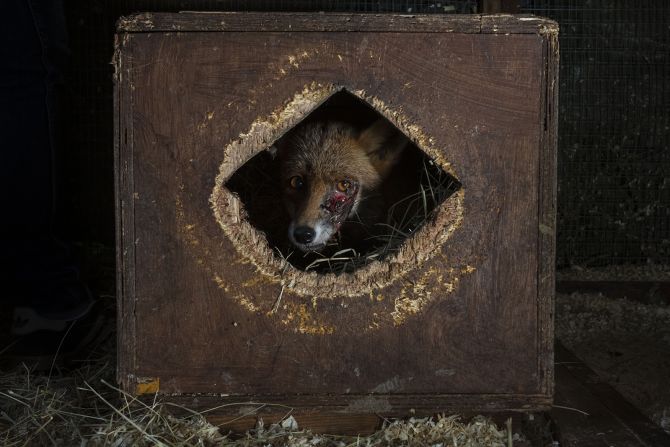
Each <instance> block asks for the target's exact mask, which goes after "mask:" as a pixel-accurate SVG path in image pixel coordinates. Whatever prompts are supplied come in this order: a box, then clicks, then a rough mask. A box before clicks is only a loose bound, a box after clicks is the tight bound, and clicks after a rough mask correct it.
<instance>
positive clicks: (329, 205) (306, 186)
mask: <svg viewBox="0 0 670 447" xmlns="http://www.w3.org/2000/svg"><path fill="white" fill-rule="evenodd" d="M408 143H409V139H408V138H407V137H406V136H405V135H404V134H402V133H401V132H400V131H399V130H398V129H396V128H395V127H394V126H393V125H392V124H391V123H389V122H387V121H385V120H383V119H379V120H377V121H375V122H373V123H372V124H371V125H369V126H367V127H366V128H364V129H362V130H358V129H357V128H356V127H355V126H354V125H352V124H349V123H345V122H341V121H317V122H310V123H305V124H303V125H301V126H300V127H299V128H297V129H296V130H295V131H293V132H292V133H291V134H290V135H288V136H287V137H286V138H285V139H284V141H283V142H282V143H281V144H278V145H277V147H276V148H275V157H276V158H277V159H278V162H279V181H280V185H281V193H282V196H283V202H284V206H285V210H286V212H287V214H288V216H289V218H290V224H289V226H288V238H289V241H290V242H291V244H292V245H293V246H294V247H296V248H298V249H299V250H300V251H302V252H305V253H310V252H317V251H319V250H322V249H323V248H324V247H326V245H327V244H328V243H329V241H331V239H333V238H334V236H335V235H336V234H339V233H340V230H341V229H342V228H343V226H345V227H346V226H347V225H349V227H353V225H351V222H354V221H355V222H357V229H354V230H352V231H350V233H351V234H356V235H355V236H353V238H354V239H355V238H357V237H360V236H361V234H364V233H366V232H367V233H370V232H371V227H372V226H373V225H374V224H376V223H378V222H380V221H383V219H384V216H383V214H384V210H385V203H384V194H383V192H382V191H381V185H382V183H383V182H384V180H386V179H387V178H388V176H389V175H390V173H391V172H392V170H393V167H394V166H395V165H397V164H398V162H399V161H400V160H401V155H402V154H403V152H404V150H405V148H406V146H407V145H408Z"/></svg>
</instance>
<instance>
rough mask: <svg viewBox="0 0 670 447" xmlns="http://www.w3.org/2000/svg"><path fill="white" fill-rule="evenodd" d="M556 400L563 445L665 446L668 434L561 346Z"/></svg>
mask: <svg viewBox="0 0 670 447" xmlns="http://www.w3.org/2000/svg"><path fill="white" fill-rule="evenodd" d="M556 358H557V362H556V397H555V406H554V408H553V409H552V410H551V418H552V419H553V420H554V421H555V422H556V425H557V427H558V432H559V433H558V436H559V439H560V442H561V445H562V446H566V447H571V446H575V447H576V446H579V447H591V446H593V447H595V446H604V445H607V446H613V447H633V446H644V447H652V446H653V447H655V446H658V447H661V446H668V445H670V435H668V434H667V433H665V432H664V431H663V430H661V428H660V427H658V426H657V425H656V424H654V423H653V422H652V421H650V420H649V419H648V418H647V417H646V416H644V415H643V414H642V413H641V412H640V411H639V410H638V409H637V408H635V407H634V406H633V405H632V404H630V403H629V402H628V401H626V400H625V399H624V398H623V397H622V396H621V395H620V394H619V393H618V392H617V391H616V390H615V389H614V388H612V386H611V385H609V384H607V383H605V382H603V381H602V380H601V379H600V378H599V377H598V375H597V374H596V373H595V372H594V371H593V370H592V369H591V368H589V367H588V366H587V365H585V364H584V363H583V362H582V361H581V360H580V359H579V358H577V357H576V356H575V355H574V354H573V353H571V352H570V351H568V350H567V349H566V348H565V347H563V346H562V345H561V344H557V346H556Z"/></svg>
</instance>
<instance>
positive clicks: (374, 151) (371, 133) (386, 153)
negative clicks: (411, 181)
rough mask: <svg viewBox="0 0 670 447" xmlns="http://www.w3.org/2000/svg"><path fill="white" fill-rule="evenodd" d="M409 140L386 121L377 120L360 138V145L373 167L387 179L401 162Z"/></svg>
mask: <svg viewBox="0 0 670 447" xmlns="http://www.w3.org/2000/svg"><path fill="white" fill-rule="evenodd" d="M408 142H409V140H408V139H407V137H406V136H405V135H403V134H402V133H401V132H400V131H399V130H398V129H396V128H395V127H393V125H392V124H391V123H389V122H388V121H386V120H382V119H380V120H377V121H375V122H374V123H372V125H371V126H370V127H368V128H367V129H365V130H363V131H362V132H361V134H360V135H359V136H358V144H359V145H360V146H361V147H362V148H363V150H364V151H365V154H366V155H367V156H368V158H369V159H370V162H371V163H372V166H373V167H374V168H375V170H376V171H377V172H378V173H379V176H380V177H381V178H382V179H383V178H385V177H386V176H387V175H388V174H389V172H390V171H391V168H393V166H395V164H396V163H397V162H398V161H399V160H400V156H401V155H402V152H403V149H405V146H407V143H408Z"/></svg>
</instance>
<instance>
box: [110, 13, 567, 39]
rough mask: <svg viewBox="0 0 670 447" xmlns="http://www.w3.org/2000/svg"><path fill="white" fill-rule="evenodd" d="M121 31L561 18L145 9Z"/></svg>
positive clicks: (521, 22)
mask: <svg viewBox="0 0 670 447" xmlns="http://www.w3.org/2000/svg"><path fill="white" fill-rule="evenodd" d="M117 30H118V32H129V33H130V32H133V33H136V32H143V33H156V32H174V31H178V32H191V31H195V32H202V31H210V32H211V31H227V32H231V31H236V32H246V31H253V32H259V31H263V32H281V31H286V32H324V31H336V32H396V33H467V34H471V33H475V34H477V33H501V34H506V33H514V34H544V33H547V32H558V25H557V24H556V22H554V21H552V20H549V19H545V18H542V17H535V16H530V15H509V14H494V15H479V14H473V15H467V14H387V13H384V14H381V13H380V14H360V13H359V14H356V13H305V12H272V13H267V12H206V13H200V12H181V13H178V14H175V13H153V12H145V13H140V14H134V15H131V16H127V17H121V18H120V19H119V21H118V22H117Z"/></svg>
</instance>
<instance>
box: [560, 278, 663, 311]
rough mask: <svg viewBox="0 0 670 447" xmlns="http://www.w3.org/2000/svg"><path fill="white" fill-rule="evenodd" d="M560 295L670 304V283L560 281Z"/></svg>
mask: <svg viewBox="0 0 670 447" xmlns="http://www.w3.org/2000/svg"><path fill="white" fill-rule="evenodd" d="M556 291H557V292H558V293H565V294H570V293H575V292H577V293H602V294H603V295H605V296H607V297H608V298H627V299H630V300H633V301H637V302H639V303H643V304H656V305H658V304H663V305H668V304H670V282H668V281H558V282H557V283H556Z"/></svg>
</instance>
